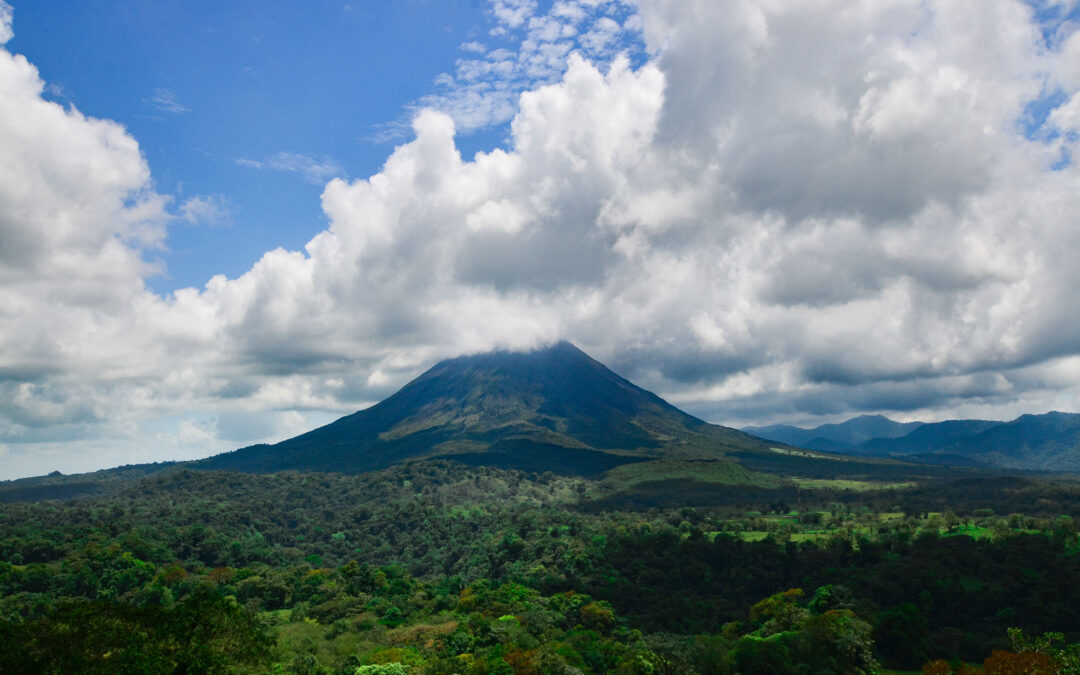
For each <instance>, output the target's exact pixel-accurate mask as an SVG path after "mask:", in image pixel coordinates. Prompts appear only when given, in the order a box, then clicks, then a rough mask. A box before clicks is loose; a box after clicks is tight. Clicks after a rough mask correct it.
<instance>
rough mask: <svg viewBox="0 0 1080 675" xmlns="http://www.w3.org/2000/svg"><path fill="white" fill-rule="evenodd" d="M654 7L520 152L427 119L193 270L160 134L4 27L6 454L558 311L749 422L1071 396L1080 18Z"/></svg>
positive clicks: (272, 423)
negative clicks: (301, 233)
mask: <svg viewBox="0 0 1080 675" xmlns="http://www.w3.org/2000/svg"><path fill="white" fill-rule="evenodd" d="M579 4H580V3H579ZM564 9H565V12H567V13H571V14H572V10H573V9H574V8H573V7H571V6H570V5H569V4H567V5H566V7H565V8H564ZM493 11H495V13H496V15H497V16H498V17H499V18H500V20H501V21H502V22H503V24H505V26H506V27H507V28H508V29H517V28H521V27H526V29H527V27H528V26H529V25H530V24H529V21H530V20H531V19H532V18H535V17H534V16H533V13H534V12H535V7H534V5H533V4H532V3H519V2H498V3H495V5H494V10H493ZM1068 11H1070V10H1069V8H1068V7H1067V6H1063V12H1065V13H1067V12H1068ZM1044 14H1045V12H1044ZM557 15H558V14H557V12H554V11H553V16H557ZM569 15H570V14H567V16H569ZM635 16H637V17H638V18H637V19H635V21H640V26H641V30H642V33H643V35H644V39H645V48H646V50H647V52H648V53H649V54H650V55H651V56H650V58H649V59H647V61H646V62H645V63H643V64H641V65H632V61H631V60H630V59H629V58H626V57H613V58H611V59H610V60H608V59H606V58H605V59H600V60H599V61H598V62H594V61H591V60H590V57H589V55H588V54H587V53H582V52H578V53H575V54H573V55H570V56H568V57H567V59H566V65H565V70H564V72H563V73H562V75H561V76H560V77H558V79H557V80H556V81H553V82H551V83H550V84H545V85H543V86H535V87H533V88H531V89H530V90H528V91H525V92H524V93H523V94H522V95H521V97H520V100H519V101H518V102H517V107H516V113H515V114H514V117H513V121H512V123H511V127H510V133H511V136H510V141H509V142H508V144H507V145H506V147H505V148H504V149H497V150H493V151H491V152H486V153H479V154H477V155H476V156H475V157H471V158H468V157H463V156H462V155H461V153H460V152H459V150H458V148H457V144H456V142H455V138H456V133H457V131H456V128H455V123H454V121H453V119H452V118H451V117H450V116H448V115H447V114H443V113H439V112H435V111H431V110H423V111H420V112H418V113H417V114H416V116H415V118H414V120H413V127H412V128H413V134H414V136H413V138H412V140H410V141H409V142H407V143H404V144H402V145H400V146H399V147H397V148H396V149H395V150H394V151H393V153H392V154H391V155H390V156H389V157H388V158H387V160H386V162H385V164H384V165H383V167H382V168H381V170H380V171H379V172H378V173H376V174H375V175H373V176H370V177H368V178H366V179H359V180H345V179H342V178H335V179H333V180H331V181H330V182H329V183H327V184H326V187H325V189H324V191H323V194H322V208H323V211H324V212H325V214H326V216H327V219H328V222H329V225H328V227H327V229H326V230H325V231H323V232H321V233H319V234H318V235H317V236H315V237H314V238H313V239H312V240H311V241H310V242H308V244H307V245H306V247H305V248H304V250H303V251H288V250H284V249H275V250H271V251H268V252H267V253H265V254H264V255H263V256H262V257H261V258H260V259H259V260H257V261H254V263H253V264H252V266H251V268H250V269H249V270H248V271H247V272H246V273H244V274H242V275H240V276H239V277H238V278H235V279H228V278H226V277H224V276H216V277H214V278H212V279H210V280H209V281H208V282H207V283H206V285H205V286H204V287H203V288H200V289H195V288H190V289H183V290H180V291H177V292H175V293H173V294H171V295H169V296H167V297H163V296H159V295H155V294H154V293H152V292H150V291H148V290H147V289H146V287H145V285H144V283H143V281H144V279H146V278H147V276H148V275H149V274H151V273H152V272H153V269H152V268H151V267H150V266H148V265H147V264H146V263H145V262H144V254H145V253H146V252H147V251H150V250H152V249H153V247H155V246H160V245H162V244H163V242H165V241H167V240H166V239H164V227H165V226H166V225H167V224H168V222H169V221H170V218H171V217H170V216H169V215H168V212H167V210H168V206H169V205H168V198H167V197H164V196H162V195H160V194H159V193H158V192H156V191H155V188H154V185H153V183H152V181H151V179H150V173H149V167H148V165H147V163H146V160H145V159H144V158H143V157H142V155H141V154H140V153H139V148H138V145H137V143H136V141H135V139H134V138H132V137H131V135H130V134H128V133H127V132H126V131H125V130H124V129H123V128H122V127H121V126H119V125H117V124H115V123H113V122H108V121H103V120H96V119H93V118H90V117H86V116H84V115H82V114H81V113H79V112H78V111H76V110H74V109H66V110H65V109H63V108H61V107H60V106H58V105H56V104H54V103H50V102H47V101H45V100H44V99H42V97H41V91H42V87H43V83H42V82H41V80H40V78H39V76H38V75H37V73H36V71H35V70H34V68H33V67H32V66H31V65H30V64H29V63H28V62H27V61H26V60H25V59H23V58H22V57H20V56H15V55H12V54H10V53H8V52H6V51H5V52H0V91H2V92H5V93H4V95H2V96H0V146H3V147H0V157H4V158H5V159H4V160H0V172H2V173H3V178H4V179H3V180H0V274H2V275H3V276H2V278H0V296H2V297H3V299H4V302H3V303H2V304H0V308H2V309H0V347H2V348H0V353H2V354H3V355H4V356H3V362H2V363H0V377H2V378H3V379H2V380H0V390H2V391H3V394H4V395H3V396H2V400H4V401H7V402H8V403H5V404H0V443H3V444H5V445H6V446H7V448H8V453H7V454H6V455H4V456H3V457H0V462H10V463H11V464H12V465H13V464H14V463H15V462H16V461H26V457H30V456H34V457H40V456H41V453H43V452H55V453H76V452H80V451H86V452H89V451H90V450H91V449H93V450H94V451H98V449H100V448H101V447H103V446H106V445H108V444H109V443H111V444H112V446H111V447H115V448H121V449H122V450H119V451H116V452H117V453H118V454H114V455H111V456H110V461H107V462H103V463H106V464H107V463H110V462H111V463H118V462H119V461H135V459H151V458H158V459H160V458H165V457H172V456H179V455H183V454H184V453H187V454H188V455H192V456H194V455H196V454H199V453H203V454H206V453H209V452H210V451H221V450H227V449H231V448H232V447H234V446H235V445H236V444H237V443H238V442H246V441H251V440H257V439H262V438H264V437H274V435H275V434H284V433H291V432H293V431H298V430H302V429H303V428H304V427H305V425H307V424H310V423H312V422H313V421H315V420H321V419H323V417H327V416H330V415H333V414H336V413H339V412H345V411H349V410H352V409H355V408H356V407H358V406H360V405H364V404H366V403H370V402H372V401H374V400H377V399H379V398H380V397H382V396H384V395H385V394H387V393H389V392H390V391H392V390H393V389H394V388H395V387H396V386H398V385H400V384H401V383H403V382H404V381H405V380H406V379H407V378H408V377H410V376H412V375H414V374H416V373H417V371H418V370H419V369H421V368H423V367H425V366H427V365H430V364H431V363H432V362H433V361H434V360H436V359H438V358H441V357H445V356H450V355H455V354H458V353H462V352H468V351H477V350H481V349H487V348H491V347H495V346H500V347H529V346H532V345H535V344H538V343H541V342H545V341H550V340H554V339H557V338H568V339H571V340H573V341H575V342H577V343H578V344H579V345H581V346H582V347H583V348H585V349H586V350H587V351H590V352H591V353H594V354H595V355H596V356H597V357H598V358H601V360H605V361H607V362H609V363H610V364H611V365H612V366H613V367H615V368H616V369H617V370H618V371H619V372H621V373H623V374H625V375H627V376H629V377H631V378H635V379H638V380H639V381H641V382H642V383H643V384H645V385H646V386H650V387H655V388H657V389H658V390H659V391H660V392H661V393H664V394H667V395H669V396H670V397H671V398H672V399H673V400H674V401H676V402H678V403H680V404H681V405H684V406H687V407H689V408H690V409H691V410H692V411H693V412H696V413H698V414H701V415H703V416H705V417H706V418H710V419H714V420H716V421H720V422H724V421H729V422H732V423H736V422H742V421H751V420H753V421H770V420H772V419H779V418H785V419H796V418H799V417H801V416H802V417H808V416H810V415H817V414H827V415H840V414H845V413H854V412H856V411H863V410H865V411H878V410H882V411H899V412H901V413H903V412H905V411H909V412H912V413H913V414H914V413H921V414H924V415H934V414H938V411H940V412H941V414H945V413H956V414H972V413H974V412H979V413H980V414H987V415H994V414H995V412H996V413H998V414H1000V415H1003V416H1007V415H1009V414H1012V413H1013V412H1014V411H1025V410H1030V411H1042V410H1044V409H1047V408H1049V407H1064V408H1070V407H1071V408H1076V406H1077V393H1078V392H1077V385H1078V381H1077V379H1076V375H1077V374H1078V373H1080V366H1078V365H1077V364H1078V363H1080V353H1078V352H1080V318H1078V317H1080V312H1078V311H1077V310H1078V309H1080V308H1078V307H1077V300H1076V296H1075V289H1076V288H1077V287H1080V278H1078V277H1080V271H1078V269H1080V268H1078V266H1077V265H1076V264H1075V259H1076V257H1077V254H1078V253H1080V227H1078V223H1077V222H1076V216H1075V214H1076V213H1080V203H1078V202H1080V189H1078V188H1080V184H1078V183H1080V174H1078V173H1077V171H1078V169H1077V168H1076V165H1075V164H1073V163H1072V162H1071V159H1070V158H1071V157H1073V156H1074V153H1075V150H1076V147H1075V146H1076V144H1077V131H1078V128H1077V125H1078V123H1077V119H1078V117H1077V115H1076V114H1075V111H1076V110H1077V109H1078V106H1080V103H1078V101H1080V97H1078V91H1080V75H1078V71H1077V70H1076V65H1075V64H1076V63H1077V62H1080V61H1078V60H1077V59H1076V58H1075V57H1076V55H1077V54H1080V51H1078V50H1080V37H1078V33H1077V32H1074V30H1075V29H1074V26H1075V22H1071V23H1070V22H1069V21H1064V20H1062V21H1059V22H1058V23H1057V24H1054V25H1053V26H1049V27H1048V26H1046V25H1043V24H1040V23H1039V22H1038V20H1037V19H1036V16H1035V13H1034V11H1033V9H1032V7H1031V6H1029V5H1027V4H1023V3H1019V2H1011V1H1006V0H980V1H979V2H966V1H956V0H950V1H949V2H940V3H914V2H900V1H896V2H880V1H878V0H875V1H869V0H868V1H866V2H843V3H840V2H831V1H828V0H821V1H815V2H806V3H794V4H793V3H782V2H772V1H770V0H758V1H751V0H732V1H730V2H722V3H717V2H713V1H712V0H679V1H675V0H670V1H663V0H643V1H642V2H641V3H640V5H639V7H638V12H637V15H635ZM1058 16H1064V14H1063V13H1059V14H1058ZM2 17H3V11H2V6H0V18H2ZM595 23H596V25H594V26H592V29H591V30H593V31H595V32H596V33H595V35H594V36H593V37H590V38H589V41H590V42H589V44H596V45H600V44H601V43H603V42H604V38H603V35H602V33H603V31H604V30H605V26H607V28H608V29H611V30H615V29H614V28H612V27H611V26H608V25H607V24H603V25H601V24H600V22H599V21H597V22H595ZM3 25H7V24H3ZM540 28H541V26H539V24H536V25H535V26H533V30H540ZM1051 34H1052V39H1048V37H1047V36H1048V35H1051ZM597 63H599V65H597ZM1053 92H1060V93H1059V94H1058V95H1057V99H1055V100H1059V101H1060V103H1058V104H1057V105H1055V106H1054V107H1053V108H1052V109H1051V110H1050V111H1049V112H1048V113H1047V114H1046V116H1045V120H1044V121H1042V122H1041V124H1040V126H1039V128H1038V129H1031V128H1028V127H1030V125H1031V122H1030V121H1029V122H1027V123H1025V120H1026V119H1029V118H1030V114H1029V113H1030V110H1031V106H1032V105H1033V102H1038V101H1046V100H1047V96H1048V95H1049V94H1050V93H1053ZM484 105H486V104H484ZM455 117H459V115H457V114H455ZM28 120H34V122H33V123H29V122H28ZM1063 158H1065V159H1064V160H1063ZM1070 374H1071V375H1070ZM320 415H321V416H323V417H320ZM260 427H261V428H260ZM243 429H247V430H248V435H247V436H246V437H245V433H244V432H243ZM196 432H197V433H196ZM147 439H150V440H149V442H150V443H151V444H156V446H157V449H156V450H155V451H154V452H155V453H157V454H154V455H140V454H139V452H140V450H139V448H138V446H139V445H140V444H141V445H142V446H143V447H145V445H146V443H147ZM123 448H128V450H123ZM81 449H85V450H81ZM125 453H126V454H125ZM56 457H57V462H60V459H59V458H60V457H62V455H61V454H57V455H56ZM65 461H68V460H65ZM70 461H71V465H72V466H76V465H77V463H76V462H75V461H74V460H70ZM39 464H40V467H41V468H40V469H39V472H40V471H44V470H47V469H51V468H52V466H51V465H48V466H46V465H47V464H48V462H47V461H43V462H40V463H39Z"/></svg>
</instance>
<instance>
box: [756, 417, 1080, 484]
mask: <svg viewBox="0 0 1080 675" xmlns="http://www.w3.org/2000/svg"><path fill="white" fill-rule="evenodd" d="M743 431H745V432H747V433H749V434H752V435H754V436H758V437H760V438H764V439H767V440H773V441H778V442H781V443H787V444H789V445H794V446H798V447H802V448H808V449H813V450H820V451H824V452H836V453H843V454H848V455H861V456H872V457H893V458H897V459H905V460H909V461H918V462H925V463H932V464H950V465H954V466H983V467H995V468H1004V469H1021V470H1028V471H1049V472H1058V471H1067V472H1080V414H1074V413H1062V412H1049V413H1046V414H1043V415H1023V416H1021V417H1018V418H1016V419H1015V420H1012V421H1011V422H996V421H990V420H949V421H946V422H935V423H926V424H924V423H922V422H908V423H900V422H894V421H892V420H890V419H888V418H887V417H882V416H880V415H862V416H860V417H855V418H853V419H850V420H848V421H846V422H843V423H841V424H826V425H823V426H820V427H816V428H813V429H803V428H800V427H793V426H787V425H782V424H779V425H773V426H767V427H746V428H744V429H743Z"/></svg>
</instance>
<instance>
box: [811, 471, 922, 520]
mask: <svg viewBox="0 0 1080 675" xmlns="http://www.w3.org/2000/svg"><path fill="white" fill-rule="evenodd" d="M792 480H794V481H795V483H796V484H797V485H798V486H799V487H801V488H806V489H808V490H854V491H856V492H869V491H871V490H907V489H910V488H914V487H918V483H914V482H911V481H903V482H894V483H884V482H879V481H872V480H850V479H844V478H793V479H792ZM901 517H903V514H901Z"/></svg>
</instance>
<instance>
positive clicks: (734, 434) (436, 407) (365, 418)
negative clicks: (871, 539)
mask: <svg viewBox="0 0 1080 675" xmlns="http://www.w3.org/2000/svg"><path fill="white" fill-rule="evenodd" d="M733 452H768V444H767V443H765V442H763V441H761V440H760V439H757V438H753V437H751V436H748V435H746V434H744V433H742V432H740V431H736V430H734V429H728V428H725V427H719V426H715V425H712V424H708V423H706V422H704V421H702V420H700V419H698V418H696V417H693V416H691V415H688V414H687V413H685V412H683V411H681V410H679V409H678V408H676V407H674V406H672V405H670V404H669V403H667V402H666V401H664V400H663V399H661V398H660V397H658V396H656V395H655V394H652V393H650V392H648V391H645V390H644V389H642V388H640V387H638V386H636V385H634V384H632V383H630V382H629V381H627V380H625V379H624V378H622V377H620V376H618V375H616V374H615V373H613V372H612V371H610V370H609V369H608V368H606V367H605V366H604V365H603V364H601V363H599V362H598V361H595V360H594V359H592V358H590V357H589V356H587V355H586V354H585V353H584V352H582V351H581V350H579V349H578V348H577V347H575V346H574V345H572V344H570V343H569V342H560V343H558V344H555V345H553V346H551V347H547V348H544V349H538V350H535V351H530V352H508V351H497V352H489V353H485V354H476V355H472V356H462V357H458V358H454V359H449V360H446V361H443V362H441V363H439V364H437V365H435V366H434V367H432V368H431V369H430V370H428V371H427V372H425V373H424V374H422V375H420V376H419V377H417V378H416V379H415V380H413V381H412V382H410V383H408V384H407V385H405V386H404V387H402V389H401V390H399V391H398V392H397V393H395V394H393V395H392V396H390V397H389V398H387V399H386V400H384V401H382V402H381V403H378V404H376V405H374V406H372V407H370V408H367V409H365V410H361V411H360V412H357V413H354V414H352V415H348V416H346V417H343V418H341V419H339V420H337V421H335V422H332V423H330V424H328V425H326V426H324V427H320V428H318V429H315V430H313V431H310V432H308V433H306V434H302V435H300V436H297V437H295V438H291V439H288V440H286V441H282V442H280V443H277V444H275V445H257V446H252V447H248V448H242V449H240V450H236V451H233V452H230V453H225V454H222V455H217V456H215V457H211V458H209V459H206V460H202V461H200V462H196V463H195V465H194V466H196V467H197V468H204V469H225V470H234V471H247V472H257V473H264V472H272V471H281V470H288V469H296V470H306V471H339V472H349V473H358V472H363V471H371V470H375V469H381V468H385V467H388V466H391V465H393V464H397V463H400V462H403V461H407V460H413V459H421V458H452V459H455V460H458V461H462V462H465V463H470V464H486V465H495V466H502V467H504V468H518V469H523V470H528V471H537V472H543V471H547V470H551V471H556V472H562V473H566V472H570V473H577V474H581V475H598V474H599V473H602V472H604V471H607V470H608V469H611V468H613V467H615V466H618V465H620V464H624V463H629V462H639V461H645V460H648V459H652V458H660V457H663V458H667V459H686V458H713V459H716V458H721V457H723V456H725V454H726V453H733Z"/></svg>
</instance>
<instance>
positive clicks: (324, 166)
mask: <svg viewBox="0 0 1080 675" xmlns="http://www.w3.org/2000/svg"><path fill="white" fill-rule="evenodd" d="M236 163H237V164H239V165H241V166H246V167H248V168H251V169H270V170H272V171H285V172H289V173H298V174H300V175H302V176H303V177H304V179H305V180H307V181H308V182H309V183H313V184H316V185H321V184H323V183H325V182H326V181H327V180H329V179H331V178H334V177H336V176H342V175H344V174H345V170H344V169H343V168H342V166H341V164H339V163H338V162H337V161H335V160H333V159H331V158H329V157H321V158H316V157H311V156H309V155H304V154H300V153H296V152H279V153H277V154H276V155H273V156H272V157H268V158H266V159H261V160H256V159H237V160H236Z"/></svg>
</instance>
